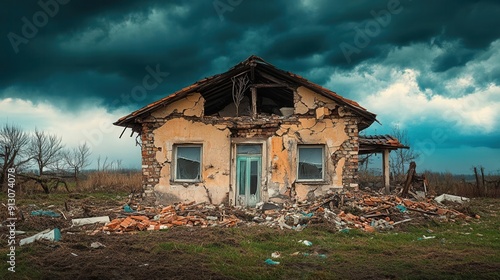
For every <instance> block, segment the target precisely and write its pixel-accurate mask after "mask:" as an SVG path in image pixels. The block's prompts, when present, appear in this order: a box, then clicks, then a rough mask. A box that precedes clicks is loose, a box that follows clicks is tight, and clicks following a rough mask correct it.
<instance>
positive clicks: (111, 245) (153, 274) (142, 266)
mask: <svg viewBox="0 0 500 280" xmlns="http://www.w3.org/2000/svg"><path fill="white" fill-rule="evenodd" d="M230 239H231V237H229V236H227V235H226V234H224V232H223V231H220V230H201V231H200V230H192V229H191V230H189V229H181V228H179V229H176V230H173V231H169V232H152V233H147V234H140V235H137V234H136V235H126V236H123V235H104V234H99V235H96V236H88V235H66V236H65V238H64V240H62V241H60V242H58V243H57V244H54V243H50V244H49V243H48V242H42V243H41V244H36V245H34V246H36V248H34V251H36V254H34V255H31V256H30V257H29V259H28V260H26V261H28V262H30V263H33V264H34V265H35V266H37V267H39V268H43V279H75V280H76V279H123V280H128V279H231V278H227V277H224V276H222V275H217V274H216V273H214V272H213V271H211V270H210V269H209V268H207V267H206V265H205V264H204V257H203V255H196V254H189V253H186V252H184V251H182V250H176V251H174V253H173V254H172V251H170V252H167V251H160V250H152V249H151V248H154V247H155V245H156V244H158V243H161V242H166V241H175V242H181V241H182V242H195V243H199V242H204V241H207V240H211V242H221V243H226V242H230ZM96 241H97V242H100V243H102V244H103V245H105V246H106V247H102V248H98V249H93V248H91V246H90V245H91V243H92V242H96ZM146 276H147V277H146Z"/></svg>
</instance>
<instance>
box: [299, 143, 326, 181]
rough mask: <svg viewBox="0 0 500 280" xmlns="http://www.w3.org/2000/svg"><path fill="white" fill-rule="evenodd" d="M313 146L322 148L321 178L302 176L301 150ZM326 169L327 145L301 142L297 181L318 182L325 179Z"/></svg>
mask: <svg viewBox="0 0 500 280" xmlns="http://www.w3.org/2000/svg"><path fill="white" fill-rule="evenodd" d="M312 148H320V149H321V178H318V179H310V178H306V179H304V178H302V179H301V178H300V172H299V169H300V162H301V161H300V150H301V149H312ZM325 169H326V161H325V145H321V144H301V145H297V182H301V183H304V182H311V183H318V182H324V181H325Z"/></svg>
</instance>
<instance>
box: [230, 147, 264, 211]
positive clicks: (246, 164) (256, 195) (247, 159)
mask: <svg viewBox="0 0 500 280" xmlns="http://www.w3.org/2000/svg"><path fill="white" fill-rule="evenodd" d="M261 173H262V146H261V145H254V144H252V145H248V144H245V145H237V146H236V203H237V205H241V206H245V207H255V206H256V204H257V203H258V202H259V201H260V188H261V176H262V174H261Z"/></svg>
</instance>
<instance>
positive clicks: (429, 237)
mask: <svg viewBox="0 0 500 280" xmlns="http://www.w3.org/2000/svg"><path fill="white" fill-rule="evenodd" d="M434 238H436V236H433V235H432V236H425V235H422V237H419V238H418V240H427V239H434Z"/></svg>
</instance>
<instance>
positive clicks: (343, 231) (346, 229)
mask: <svg viewBox="0 0 500 280" xmlns="http://www.w3.org/2000/svg"><path fill="white" fill-rule="evenodd" d="M339 231H340V232H342V233H349V228H343V229H341V230H339Z"/></svg>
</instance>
